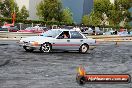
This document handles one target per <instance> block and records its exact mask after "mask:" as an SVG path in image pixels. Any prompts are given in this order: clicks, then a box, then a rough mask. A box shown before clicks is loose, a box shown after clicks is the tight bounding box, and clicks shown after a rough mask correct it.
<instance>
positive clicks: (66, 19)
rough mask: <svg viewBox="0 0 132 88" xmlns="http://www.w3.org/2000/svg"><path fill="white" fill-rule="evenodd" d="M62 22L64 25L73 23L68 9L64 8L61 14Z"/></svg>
mask: <svg viewBox="0 0 132 88" xmlns="http://www.w3.org/2000/svg"><path fill="white" fill-rule="evenodd" d="M62 21H63V22H64V23H66V24H72V23H73V16H72V12H71V10H70V9H69V8H65V9H64V10H63V12H62Z"/></svg>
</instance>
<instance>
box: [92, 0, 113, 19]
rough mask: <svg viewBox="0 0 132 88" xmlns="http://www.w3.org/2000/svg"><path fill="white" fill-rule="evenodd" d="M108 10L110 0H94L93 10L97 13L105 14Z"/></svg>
mask: <svg viewBox="0 0 132 88" xmlns="http://www.w3.org/2000/svg"><path fill="white" fill-rule="evenodd" d="M109 10H111V2H110V0H94V12H95V13H99V14H98V15H99V16H100V17H102V14H103V13H105V14H106V15H107V14H108V13H109Z"/></svg>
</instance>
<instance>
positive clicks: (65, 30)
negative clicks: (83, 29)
mask: <svg viewBox="0 0 132 88" xmlns="http://www.w3.org/2000/svg"><path fill="white" fill-rule="evenodd" d="M51 30H58V31H75V30H74V29H51Z"/></svg>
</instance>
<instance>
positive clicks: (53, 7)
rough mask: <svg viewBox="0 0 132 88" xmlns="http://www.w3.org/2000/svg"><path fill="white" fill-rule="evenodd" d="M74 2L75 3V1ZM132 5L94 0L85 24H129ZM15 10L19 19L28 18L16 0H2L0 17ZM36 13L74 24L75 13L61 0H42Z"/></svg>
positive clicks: (126, 0)
mask: <svg viewBox="0 0 132 88" xmlns="http://www.w3.org/2000/svg"><path fill="white" fill-rule="evenodd" d="M73 4H74V3H73ZM131 7H132V2H131V0H115V2H114V3H111V2H110V0H94V6H93V9H92V11H91V13H90V14H89V15H84V16H83V17H82V24H83V25H92V26H98V25H101V26H108V25H110V26H128V23H129V22H130V21H131V19H132V18H131V13H130V12H129V11H128V9H129V8H131ZM14 10H15V12H16V18H17V19H27V18H28V17H29V12H28V10H26V7H25V6H23V7H22V9H21V10H19V7H18V6H17V4H16V3H15V2H14V0H5V1H4V2H1V0H0V13H1V14H0V17H7V18H10V17H11V13H13V11H14ZM36 10H37V13H36V15H37V16H38V17H39V19H40V20H43V21H53V22H63V23H65V24H73V23H74V20H73V13H72V11H71V10H70V9H69V8H63V6H62V1H61V0H42V1H41V2H40V3H39V4H38V5H37V6H36Z"/></svg>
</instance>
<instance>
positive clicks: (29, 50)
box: [23, 46, 34, 52]
mask: <svg viewBox="0 0 132 88" xmlns="http://www.w3.org/2000/svg"><path fill="white" fill-rule="evenodd" d="M23 48H24V49H25V50H26V51H27V52H33V50H34V49H32V48H30V47H27V46H23Z"/></svg>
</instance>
